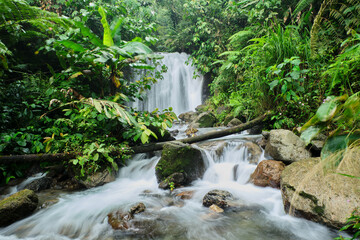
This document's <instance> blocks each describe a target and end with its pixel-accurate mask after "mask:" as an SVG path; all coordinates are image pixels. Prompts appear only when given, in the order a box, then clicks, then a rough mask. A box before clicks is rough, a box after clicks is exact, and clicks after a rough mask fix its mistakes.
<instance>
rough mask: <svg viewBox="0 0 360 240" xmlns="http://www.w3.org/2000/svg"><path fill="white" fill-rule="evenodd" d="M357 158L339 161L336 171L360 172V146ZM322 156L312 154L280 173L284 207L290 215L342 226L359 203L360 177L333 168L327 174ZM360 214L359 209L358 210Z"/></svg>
mask: <svg viewBox="0 0 360 240" xmlns="http://www.w3.org/2000/svg"><path fill="white" fill-rule="evenodd" d="M352 155H353V156H352V157H353V159H354V161H352V162H351V164H349V165H347V164H346V162H345V163H342V164H341V165H339V168H338V170H337V171H339V172H343V173H346V172H347V173H349V167H351V169H352V170H355V171H353V172H357V174H358V173H359V172H360V162H359V159H360V150H358V151H357V153H353V154H352ZM321 163H324V162H323V161H321V160H320V158H310V159H306V160H303V161H300V162H295V163H292V164H290V165H289V166H287V167H285V170H284V171H283V172H282V174H281V193H282V197H283V203H284V208H285V211H286V212H287V213H289V214H291V215H294V216H297V217H302V218H306V219H308V220H311V221H314V222H319V223H323V224H326V225H328V226H330V227H335V228H340V227H343V226H344V225H346V220H347V218H348V217H350V215H351V213H352V212H353V211H355V210H358V207H359V206H360V191H359V186H360V180H359V179H355V178H349V177H344V176H341V175H339V174H336V173H333V172H327V173H326V174H325V175H324V165H323V164H321ZM357 214H359V212H357Z"/></svg>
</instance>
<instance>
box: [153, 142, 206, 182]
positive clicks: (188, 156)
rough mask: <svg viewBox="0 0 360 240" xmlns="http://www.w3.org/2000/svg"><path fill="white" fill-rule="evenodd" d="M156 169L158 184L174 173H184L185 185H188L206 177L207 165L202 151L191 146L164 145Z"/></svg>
mask: <svg viewBox="0 0 360 240" xmlns="http://www.w3.org/2000/svg"><path fill="white" fill-rule="evenodd" d="M155 169H156V177H157V180H158V182H162V181H164V180H165V179H166V178H168V177H169V176H170V175H172V174H174V173H182V174H184V176H185V180H184V181H183V184H184V185H187V184H190V183H191V182H192V181H194V180H196V179H198V178H201V177H202V176H203V175H204V172H205V165H204V161H203V158H202V154H201V152H200V150H198V149H195V148H193V147H191V146H190V145H189V144H184V143H181V142H176V143H167V144H165V145H164V148H163V151H162V154H161V158H160V160H159V162H158V163H157V165H156V168H155Z"/></svg>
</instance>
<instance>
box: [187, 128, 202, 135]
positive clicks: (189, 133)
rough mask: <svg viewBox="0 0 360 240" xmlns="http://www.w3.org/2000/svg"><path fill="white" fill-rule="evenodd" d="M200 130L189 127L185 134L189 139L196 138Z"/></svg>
mask: <svg viewBox="0 0 360 240" xmlns="http://www.w3.org/2000/svg"><path fill="white" fill-rule="evenodd" d="M198 131H199V130H198V129H196V128H192V127H189V128H187V129H186V130H185V134H186V136H188V137H194V136H195V133H197V132H198Z"/></svg>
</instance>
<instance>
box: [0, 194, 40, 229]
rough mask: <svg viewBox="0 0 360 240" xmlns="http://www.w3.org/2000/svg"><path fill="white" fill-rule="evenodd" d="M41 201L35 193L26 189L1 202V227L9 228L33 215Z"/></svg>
mask: <svg viewBox="0 0 360 240" xmlns="http://www.w3.org/2000/svg"><path fill="white" fill-rule="evenodd" d="M38 202H39V199H38V196H37V195H36V194H35V192H34V191H32V190H29V189H25V190H22V191H20V192H17V193H15V194H13V195H11V196H9V197H7V198H5V199H3V200H1V201H0V216H1V217H0V227H5V226H8V225H10V224H12V223H14V222H16V221H18V220H20V219H23V218H25V217H27V216H29V215H30V214H32V213H33V212H34V211H35V210H36V208H37V205H38Z"/></svg>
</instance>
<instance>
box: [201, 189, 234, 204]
mask: <svg viewBox="0 0 360 240" xmlns="http://www.w3.org/2000/svg"><path fill="white" fill-rule="evenodd" d="M232 199H233V196H232V194H231V193H230V192H228V191H223V190H212V191H210V192H208V193H207V194H206V195H205V196H204V198H203V205H204V206H205V207H210V206H211V205H213V204H215V205H217V206H219V207H221V208H226V207H229V202H228V201H230V200H232Z"/></svg>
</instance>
